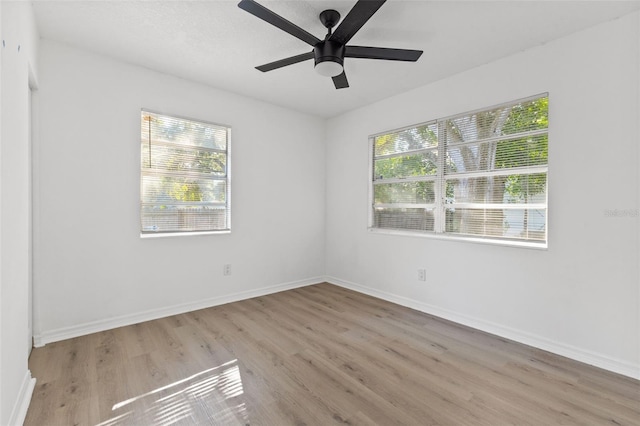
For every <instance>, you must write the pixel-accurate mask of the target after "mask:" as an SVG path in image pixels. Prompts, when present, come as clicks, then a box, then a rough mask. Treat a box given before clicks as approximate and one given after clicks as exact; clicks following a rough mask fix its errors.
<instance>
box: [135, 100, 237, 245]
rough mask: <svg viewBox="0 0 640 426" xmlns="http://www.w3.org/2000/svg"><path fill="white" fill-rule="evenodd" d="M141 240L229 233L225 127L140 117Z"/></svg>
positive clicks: (147, 115)
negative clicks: (144, 237) (168, 235)
mask: <svg viewBox="0 0 640 426" xmlns="http://www.w3.org/2000/svg"><path fill="white" fill-rule="evenodd" d="M140 130H141V132H140V133H141V144H140V152H141V156H140V170H141V171H140V230H141V232H142V234H161V233H188V232H216V231H228V230H229V229H230V206H229V191H230V186H229V142H230V141H229V139H230V131H231V129H230V128H228V127H224V126H220V125H216V124H211V123H204V122H201V121H195V120H188V119H184V118H177V117H171V116H167V115H161V114H156V113H153V112H149V111H144V110H143V111H142V112H141V114H140Z"/></svg>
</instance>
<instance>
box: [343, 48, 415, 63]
mask: <svg viewBox="0 0 640 426" xmlns="http://www.w3.org/2000/svg"><path fill="white" fill-rule="evenodd" d="M420 55H422V50H410V49H389V48H386V47H365V46H345V52H344V57H345V58H363V59H386V60H387V61H410V62H415V61H417V60H418V58H420Z"/></svg>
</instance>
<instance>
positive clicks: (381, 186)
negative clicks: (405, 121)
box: [369, 94, 549, 246]
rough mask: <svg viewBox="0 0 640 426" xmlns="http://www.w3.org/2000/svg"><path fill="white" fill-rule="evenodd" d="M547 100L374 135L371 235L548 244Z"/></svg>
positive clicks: (526, 101)
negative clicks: (398, 233)
mask: <svg viewBox="0 0 640 426" xmlns="http://www.w3.org/2000/svg"><path fill="white" fill-rule="evenodd" d="M548 105H549V98H548V95H546V94H544V95H542V96H536V97H533V98H528V99H524V100H519V101H515V102H511V103H508V104H504V105H500V106H497V107H492V108H489V109H485V110H481V111H474V112H470V113H465V114H460V115H456V116H453V117H448V118H443V119H439V120H434V121H431V122H427V123H424V124H420V125H417V126H412V127H408V128H405V129H401V130H396V131H392V132H386V133H383V134H378V135H374V136H372V137H371V144H372V148H371V149H372V154H373V155H372V158H373V161H372V164H371V170H372V180H371V191H370V192H371V206H372V208H371V212H370V223H369V226H370V228H372V229H387V230H397V231H410V232H416V233H426V234H430V233H431V234H440V235H451V236H457V237H466V238H471V239H478V238H479V239H483V240H495V241H498V242H500V241H505V242H524V243H526V244H527V245H531V246H546V241H547V157H548V121H549V120H548Z"/></svg>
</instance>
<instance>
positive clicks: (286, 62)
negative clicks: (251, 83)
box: [256, 51, 313, 72]
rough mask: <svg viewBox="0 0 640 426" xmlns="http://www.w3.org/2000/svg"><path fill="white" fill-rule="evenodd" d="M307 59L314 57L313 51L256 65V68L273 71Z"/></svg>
mask: <svg viewBox="0 0 640 426" xmlns="http://www.w3.org/2000/svg"><path fill="white" fill-rule="evenodd" d="M307 59H313V51H311V52H308V53H303V54H301V55H296V56H291V57H289V58H284V59H280V60H279V61H275V62H270V63H268V64H264V65H260V66H259V67H256V69H257V70H260V71H262V72H267V71H273V70H275V69H278V68H282V67H286V66H287V65H293V64H297V63H298V62H302V61H306V60H307Z"/></svg>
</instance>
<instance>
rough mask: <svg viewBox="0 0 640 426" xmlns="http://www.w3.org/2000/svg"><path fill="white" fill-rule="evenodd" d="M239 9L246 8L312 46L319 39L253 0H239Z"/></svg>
mask: <svg viewBox="0 0 640 426" xmlns="http://www.w3.org/2000/svg"><path fill="white" fill-rule="evenodd" d="M238 7H239V8H240V9H243V10H246V11H247V12H249V13H250V14H252V15H254V16H256V17H258V18H260V19H262V20H263V21H266V22H268V23H270V24H271V25H273V26H275V27H278V28H280V29H281V30H282V31H285V32H288V33H289V34H291V35H292V36H294V37H296V38H298V39H300V40H302V41H304V42H305V43H307V44H309V45H311V46H314V45H315V44H316V43H319V42H320V39H319V38H317V37H316V36H314V35H313V34H311V33H308V32H307V31H305V30H303V29H302V28H300V27H299V26H297V25H295V24H293V23H292V22H290V21H287V20H286V19H284V18H283V17H282V16H280V15H277V14H275V13H274V12H272V11H271V10H269V9H267V8H266V7H264V6H262V5H261V4H258V3H256V2H255V1H253V0H241V1H240V3H238Z"/></svg>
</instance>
